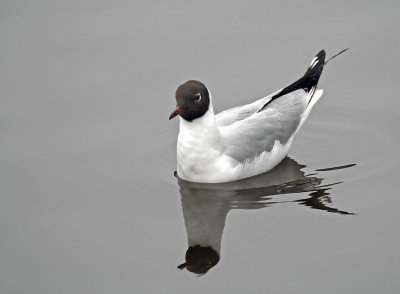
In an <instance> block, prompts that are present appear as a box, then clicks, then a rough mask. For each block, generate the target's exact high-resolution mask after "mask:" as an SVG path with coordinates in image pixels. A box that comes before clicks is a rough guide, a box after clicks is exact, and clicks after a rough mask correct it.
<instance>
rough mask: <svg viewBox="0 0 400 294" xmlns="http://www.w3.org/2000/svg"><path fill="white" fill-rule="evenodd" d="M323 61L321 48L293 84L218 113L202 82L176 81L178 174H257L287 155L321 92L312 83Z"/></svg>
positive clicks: (195, 178) (201, 178) (225, 177)
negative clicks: (177, 83)
mask: <svg viewBox="0 0 400 294" xmlns="http://www.w3.org/2000/svg"><path fill="white" fill-rule="evenodd" d="M342 52H343V51H342ZM340 53H341V52H340ZM340 53H339V54H340ZM325 64H326V62H325V51H324V50H322V51H321V52H319V53H318V54H317V56H315V58H314V59H313V60H312V61H311V64H310V66H309V67H308V69H307V71H306V73H305V74H304V76H303V77H302V78H300V79H299V80H297V81H296V82H294V83H293V84H291V85H289V86H287V87H286V88H283V89H281V90H279V91H277V92H275V93H272V94H271V95H269V96H267V97H265V98H262V99H260V100H258V101H255V102H253V103H251V104H247V105H244V106H240V107H236V108H232V109H229V110H226V111H223V112H221V113H219V114H218V115H214V110H213V106H212V102H211V94H210V92H209V91H208V89H207V88H206V86H205V85H204V84H202V83H200V82H198V81H194V80H191V81H188V82H186V83H184V84H182V85H181V86H179V87H178V89H177V91H176V103H177V108H176V109H175V110H174V111H173V112H172V114H171V116H170V119H171V118H174V117H175V116H177V115H180V116H181V118H180V131H179V137H178V145H177V160H178V165H177V172H178V175H179V177H180V178H182V179H185V180H188V181H192V182H201V183H221V182H229V181H235V180H238V179H243V178H247V177H251V176H254V175H257V174H261V173H263V172H266V171H267V170H270V169H271V168H273V167H274V166H276V165H277V164H278V163H279V162H280V161H282V159H283V158H284V157H285V156H286V155H287V153H288V151H289V149H290V146H291V145H292V140H293V138H294V136H295V134H296V133H297V132H298V130H299V129H300V127H301V126H302V125H303V123H304V122H305V120H306V119H307V117H308V115H309V114H310V111H311V109H312V108H313V106H314V105H315V103H316V102H317V101H318V99H319V98H320V97H321V95H322V90H316V88H317V84H318V80H319V78H320V76H321V73H322V69H323V67H324V65H325Z"/></svg>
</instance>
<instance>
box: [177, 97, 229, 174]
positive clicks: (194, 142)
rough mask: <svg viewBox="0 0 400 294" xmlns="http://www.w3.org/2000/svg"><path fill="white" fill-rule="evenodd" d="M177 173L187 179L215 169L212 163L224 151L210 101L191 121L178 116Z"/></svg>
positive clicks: (214, 162)
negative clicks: (199, 115) (203, 110)
mask: <svg viewBox="0 0 400 294" xmlns="http://www.w3.org/2000/svg"><path fill="white" fill-rule="evenodd" d="M177 151H178V152H177V154H178V157H177V161H178V166H177V170H178V175H179V176H180V177H181V178H183V179H185V180H189V181H196V180H199V179H197V178H196V176H199V177H200V176H201V175H204V174H205V173H208V172H209V171H212V170H215V168H214V165H215V164H216V161H217V160H218V158H219V157H220V155H221V153H222V152H223V151H224V142H223V140H222V137H221V133H220V131H219V129H218V126H217V123H216V120H215V116H214V110H213V107H212V103H211V95H210V105H209V108H208V110H207V112H206V113H205V114H204V115H203V116H201V117H199V118H196V119H194V120H193V121H192V122H189V121H186V120H185V119H183V118H181V117H180V130H179V136H178V144H177Z"/></svg>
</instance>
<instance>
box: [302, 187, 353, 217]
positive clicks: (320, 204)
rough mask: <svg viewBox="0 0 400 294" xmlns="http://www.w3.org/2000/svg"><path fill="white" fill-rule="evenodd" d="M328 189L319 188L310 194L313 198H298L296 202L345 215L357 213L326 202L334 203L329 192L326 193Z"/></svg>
mask: <svg viewBox="0 0 400 294" xmlns="http://www.w3.org/2000/svg"><path fill="white" fill-rule="evenodd" d="M327 190H329V188H328V189H318V190H316V191H314V192H312V193H311V194H310V196H311V198H306V199H300V200H296V201H295V202H298V203H300V204H302V205H305V206H308V207H310V208H312V209H318V210H324V211H327V212H331V213H339V214H343V215H356V214H355V213H352V212H347V211H343V210H339V209H337V208H334V207H329V206H327V205H325V204H324V201H325V202H328V203H332V201H331V198H330V197H329V195H330V194H329V193H326V191H327Z"/></svg>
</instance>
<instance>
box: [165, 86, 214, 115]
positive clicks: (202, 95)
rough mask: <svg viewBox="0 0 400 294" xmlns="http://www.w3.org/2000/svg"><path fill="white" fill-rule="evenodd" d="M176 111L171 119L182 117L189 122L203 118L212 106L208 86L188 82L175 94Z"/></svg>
mask: <svg viewBox="0 0 400 294" xmlns="http://www.w3.org/2000/svg"><path fill="white" fill-rule="evenodd" d="M175 99H176V106H177V107H176V109H175V110H174V111H173V112H172V114H171V116H170V117H169V119H172V118H174V117H175V116H177V115H180V116H181V117H182V118H183V119H185V120H187V121H192V120H194V119H196V118H199V117H201V116H203V115H204V114H205V113H206V112H207V110H208V108H209V106H210V96H209V92H208V90H207V88H206V86H205V85H204V84H203V83H200V82H198V81H194V80H191V81H187V82H186V83H184V84H182V85H180V86H179V87H178V89H177V90H176V93H175Z"/></svg>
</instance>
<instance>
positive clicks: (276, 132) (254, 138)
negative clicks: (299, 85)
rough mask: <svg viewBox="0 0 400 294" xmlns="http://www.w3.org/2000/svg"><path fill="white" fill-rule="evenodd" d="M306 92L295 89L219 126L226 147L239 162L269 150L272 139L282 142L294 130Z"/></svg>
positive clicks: (301, 110) (226, 151) (299, 119)
mask: <svg viewBox="0 0 400 294" xmlns="http://www.w3.org/2000/svg"><path fill="white" fill-rule="evenodd" d="M308 100H309V99H308V93H307V92H305V91H304V90H303V89H299V90H296V91H294V92H291V93H289V94H286V95H284V96H281V97H280V98H279V99H276V100H274V101H272V102H271V103H269V104H268V105H267V106H266V107H265V108H263V109H262V110H261V111H260V112H254V113H253V114H251V115H250V116H248V117H246V118H245V119H242V120H236V121H235V122H233V123H231V124H230V125H227V126H224V127H220V130H221V133H222V134H223V136H224V139H225V142H226V146H227V149H226V150H225V152H224V154H226V155H228V156H231V157H232V158H234V159H236V160H237V161H239V162H243V161H245V160H246V159H249V158H254V157H255V156H257V155H259V154H261V153H262V152H264V151H270V150H271V149H272V148H273V146H274V144H275V141H277V140H278V141H279V142H280V143H281V144H285V143H286V142H288V140H289V139H290V138H291V137H292V136H293V135H294V134H295V132H296V130H297V128H298V126H299V125H300V122H301V118H302V114H303V113H304V111H305V110H306V108H307V104H308Z"/></svg>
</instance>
